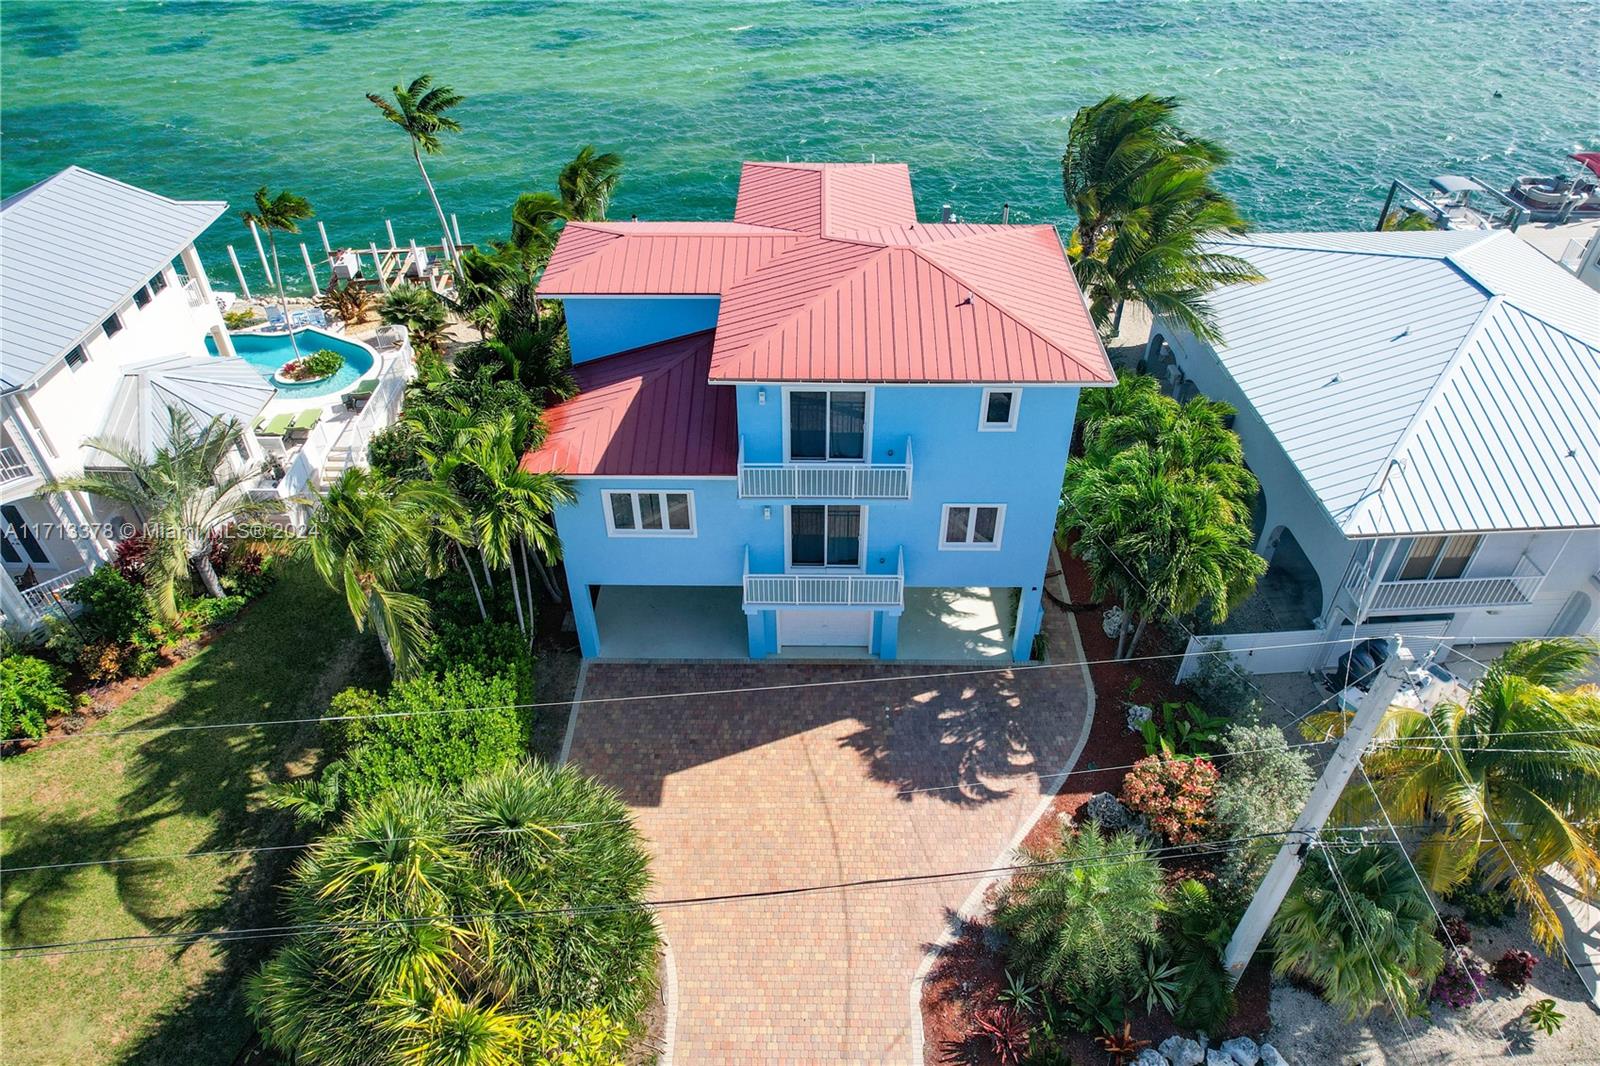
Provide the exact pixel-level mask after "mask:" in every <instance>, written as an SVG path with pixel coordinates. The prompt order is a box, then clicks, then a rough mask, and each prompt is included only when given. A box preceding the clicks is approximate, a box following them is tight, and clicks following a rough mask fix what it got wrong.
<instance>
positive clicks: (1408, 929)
mask: <svg viewBox="0 0 1600 1066" xmlns="http://www.w3.org/2000/svg"><path fill="white" fill-rule="evenodd" d="M1334 870H1336V871H1337V875H1335V874H1334V873H1333V872H1332V871H1334ZM1433 924H1434V918H1433V908H1432V906H1431V905H1430V904H1429V902H1428V897H1427V895H1426V894H1425V893H1424V892H1423V890H1422V886H1421V885H1420V884H1418V882H1417V879H1416V878H1415V877H1413V876H1412V874H1411V869H1410V867H1409V866H1407V865H1406V861H1405V858H1404V856H1402V855H1400V854H1399V850H1398V849H1397V848H1387V847H1380V846H1378V845H1369V846H1367V847H1361V848H1357V849H1355V850H1345V849H1344V848H1343V847H1342V846H1340V845H1337V844H1332V845H1327V846H1323V847H1320V848H1318V849H1317V850H1316V851H1314V852H1312V853H1311V854H1310V855H1309V856H1308V861H1307V862H1306V864H1305V866H1303V867H1302V868H1301V870H1300V875H1299V876H1298V877H1296V878H1295V882H1294V885H1293V886H1292V887H1291V888H1290V890H1289V894H1288V896H1287V897H1286V898H1285V899H1284V902H1283V906H1282V907H1280V908H1279V910H1278V914H1277V917H1276V918H1275V919H1274V920H1273V923H1272V936H1273V942H1274V944H1275V945H1276V948H1277V957H1276V959H1275V960H1274V961H1273V964H1272V971H1273V973H1275V974H1277V975H1278V976H1280V977H1282V976H1294V977H1298V978H1300V979H1302V980H1305V981H1309V982H1311V983H1312V984H1313V985H1315V986H1316V987H1317V988H1319V989H1320V990H1321V992H1322V995H1323V997H1324V998H1325V999H1327V1001H1328V1002H1329V1003H1331V1004H1333V1005H1334V1006H1335V1007H1338V1008H1339V1009H1340V1010H1342V1011H1343V1012H1344V1014H1345V1017H1346V1018H1349V1019H1355V1018H1358V1017H1360V1016H1362V1015H1364V1014H1367V1013H1368V1012H1370V1011H1371V1010H1372V1009H1373V1008H1375V1007H1377V1006H1379V1005H1380V1004H1387V1003H1388V1002H1389V1001H1390V1000H1391V999H1393V1000H1394V1001H1397V1002H1399V1003H1401V1004H1411V1005H1413V1006H1415V1004H1416V1002H1417V998H1418V989H1419V987H1422V986H1426V985H1427V984H1428V983H1430V982H1431V981H1432V980H1433V978H1434V977H1435V976H1436V975H1437V974H1438V973H1439V971H1440V969H1441V968H1442V967H1443V965H1444V951H1443V949H1441V948H1440V947H1439V943H1438V941H1436V940H1434V938H1433V937H1432V935H1430V934H1431V930H1432V928H1433Z"/></svg>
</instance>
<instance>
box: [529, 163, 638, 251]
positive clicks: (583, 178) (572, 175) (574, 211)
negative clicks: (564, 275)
mask: <svg viewBox="0 0 1600 1066" xmlns="http://www.w3.org/2000/svg"><path fill="white" fill-rule="evenodd" d="M621 181H622V156H620V155H618V154H617V153H615V152H598V151H596V150H595V147H594V145H592V144H586V145H584V146H583V147H582V148H580V149H579V150H578V154H577V155H576V156H574V157H573V158H572V161H571V162H570V163H568V164H567V165H566V166H564V167H562V168H561V173H560V175H558V176H557V178H556V189H557V192H556V193H548V192H529V193H523V194H522V195H521V196H519V197H517V202H516V203H515V204H513V205H512V207H511V243H512V245H513V246H514V247H516V248H519V249H523V250H525V251H529V252H532V253H534V254H535V256H536V257H537V258H539V259H541V260H542V259H546V258H548V257H549V254H550V249H551V248H553V247H554V246H555V238H556V236H557V235H558V233H559V225H560V224H561V223H565V222H603V221H605V217H606V210H607V209H608V208H609V207H610V206H611V197H612V196H613V195H614V194H615V192H616V190H617V185H618V184H619V183H620V182H621Z"/></svg>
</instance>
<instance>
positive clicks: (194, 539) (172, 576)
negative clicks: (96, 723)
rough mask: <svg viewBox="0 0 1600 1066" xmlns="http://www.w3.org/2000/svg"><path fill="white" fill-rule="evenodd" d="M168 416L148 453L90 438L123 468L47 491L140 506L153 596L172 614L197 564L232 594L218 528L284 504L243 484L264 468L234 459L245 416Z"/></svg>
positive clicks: (215, 587)
mask: <svg viewBox="0 0 1600 1066" xmlns="http://www.w3.org/2000/svg"><path fill="white" fill-rule="evenodd" d="M167 418H168V422H167V430H166V440H165V441H164V442H162V443H161V444H160V445H158V446H157V447H156V448H155V450H154V451H153V452H151V453H148V454H147V453H146V452H145V451H144V450H143V449H141V448H140V447H139V446H137V445H135V444H132V443H130V442H128V441H124V440H118V439H112V438H106V437H92V438H90V439H89V440H87V441H85V445H86V446H87V447H90V448H94V449H97V450H99V451H101V452H104V453H105V454H106V455H109V456H110V457H111V458H112V459H113V460H115V462H116V464H117V468H116V469H110V470H97V471H94V472H92V473H86V474H82V475H80V476H78V477H74V478H64V479H62V480H60V481H53V482H50V483H49V484H47V485H45V486H44V491H46V492H87V493H89V494H91V495H94V496H99V497H101V498H103V499H107V500H114V501H116V502H117V503H121V504H125V505H127V506H128V507H130V508H132V509H133V511H134V512H135V513H136V514H137V515H138V516H139V518H140V520H141V521H142V523H143V525H144V532H145V534H146V535H147V536H148V537H149V538H150V539H151V544H152V549H151V552H150V557H149V561H148V562H147V563H146V564H145V566H146V572H147V574H149V575H150V577H149V579H148V583H149V587H150V588H151V590H152V592H151V598H152V600H153V602H154V605H155V608H156V611H157V613H158V614H160V615H161V617H163V618H165V619H169V620H170V619H172V618H175V617H176V616H177V613H178V608H177V595H176V586H177V581H178V579H179V578H182V577H184V576H186V575H187V574H188V573H189V572H190V571H193V572H194V573H196V574H198V575H199V577H200V581H201V583H202V584H203V585H204V586H205V590H206V593H207V594H208V595H210V596H215V597H219V598H220V597H221V596H222V595H223V594H224V593H223V591H222V584H221V582H220V581H219V580H218V579H217V572H216V569H215V568H214V567H213V566H212V565H211V543H210V537H211V535H212V534H213V533H215V532H216V531H218V530H221V529H225V528H227V527H228V526H231V525H235V524H237V523H240V522H249V521H253V520H255V519H260V518H264V517H266V516H267V515H269V514H271V513H273V511H275V510H276V506H275V505H274V504H273V503H270V502H263V501H259V500H252V499H250V498H249V497H247V496H246V495H245V494H244V492H243V487H244V485H245V483H246V482H248V481H250V480H252V479H253V478H254V477H255V473H256V472H255V471H254V470H252V469H249V468H246V467H243V466H236V465H235V464H232V463H230V462H229V456H230V455H233V454H235V450H236V449H237V448H238V447H239V446H240V443H241V441H242V440H243V439H244V431H243V429H241V428H240V426H239V424H238V423H237V422H235V421H232V420H227V421H224V420H223V419H221V418H213V419H212V420H211V421H210V422H208V423H207V424H206V425H204V426H197V425H196V424H195V422H194V419H193V418H191V417H190V416H189V414H188V413H187V412H186V411H184V410H182V409H181V408H177V407H169V408H168V409H167Z"/></svg>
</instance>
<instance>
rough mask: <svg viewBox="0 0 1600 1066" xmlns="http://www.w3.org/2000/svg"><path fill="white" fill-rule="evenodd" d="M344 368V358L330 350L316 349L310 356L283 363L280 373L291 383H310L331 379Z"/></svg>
mask: <svg viewBox="0 0 1600 1066" xmlns="http://www.w3.org/2000/svg"><path fill="white" fill-rule="evenodd" d="M343 366H344V356H342V355H340V354H339V353H338V352H336V351H334V350H333V349H332V348H318V349H317V350H316V351H314V352H312V353H311V354H310V355H307V356H302V357H301V358H299V359H291V360H289V361H288V362H287V363H284V364H283V366H282V368H281V373H282V374H283V376H284V377H286V378H288V379H289V380H291V381H311V380H313V379H315V378H325V377H331V376H332V375H334V374H337V373H338V372H339V369H340V368H341V367H343Z"/></svg>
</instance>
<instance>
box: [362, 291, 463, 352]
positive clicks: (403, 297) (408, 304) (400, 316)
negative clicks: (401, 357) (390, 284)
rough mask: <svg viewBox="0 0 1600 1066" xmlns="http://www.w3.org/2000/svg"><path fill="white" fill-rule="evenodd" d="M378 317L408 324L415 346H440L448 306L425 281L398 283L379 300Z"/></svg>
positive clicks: (395, 322) (386, 322)
mask: <svg viewBox="0 0 1600 1066" xmlns="http://www.w3.org/2000/svg"><path fill="white" fill-rule="evenodd" d="M378 317H379V318H381V319H383V322H384V324H385V325H389V326H404V327H406V331H407V332H408V333H410V335H411V344H412V346H413V347H417V346H421V345H426V346H427V347H430V348H432V347H436V346H437V345H438V343H439V341H440V340H441V339H442V338H443V336H444V328H445V323H446V322H447V321H448V318H449V314H448V309H447V308H446V307H445V303H444V300H443V299H442V298H440V296H439V294H438V293H436V292H434V291H433V290H432V289H429V288H426V287H424V286H421V285H396V286H395V287H394V288H392V289H390V290H389V291H388V293H386V294H385V295H384V297H383V299H382V301H380V302H379V305H378Z"/></svg>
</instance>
